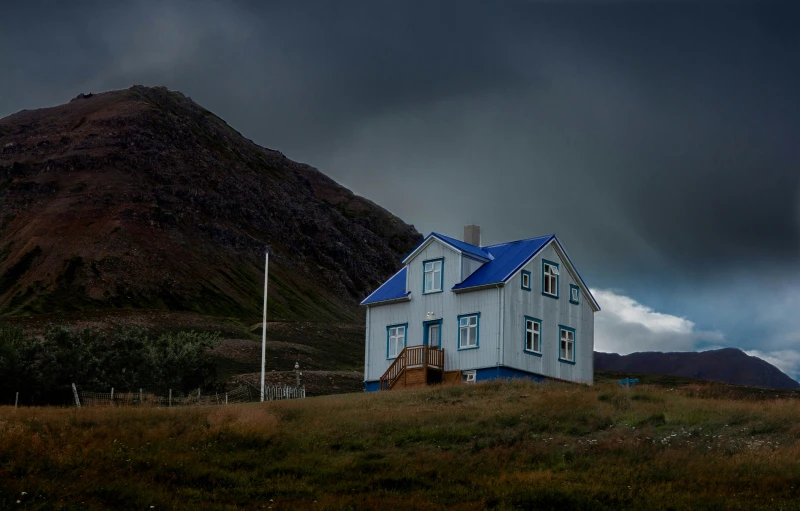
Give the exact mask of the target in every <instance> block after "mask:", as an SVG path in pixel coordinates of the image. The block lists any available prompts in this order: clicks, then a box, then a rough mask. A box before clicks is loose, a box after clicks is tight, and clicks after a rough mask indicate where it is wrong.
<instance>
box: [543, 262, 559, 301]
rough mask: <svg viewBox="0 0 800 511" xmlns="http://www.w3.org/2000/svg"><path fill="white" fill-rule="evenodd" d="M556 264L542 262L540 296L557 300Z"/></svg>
mask: <svg viewBox="0 0 800 511" xmlns="http://www.w3.org/2000/svg"><path fill="white" fill-rule="evenodd" d="M558 275H559V273H558V263H553V262H550V261H547V260H542V294H544V295H547V296H552V297H553V298H558Z"/></svg>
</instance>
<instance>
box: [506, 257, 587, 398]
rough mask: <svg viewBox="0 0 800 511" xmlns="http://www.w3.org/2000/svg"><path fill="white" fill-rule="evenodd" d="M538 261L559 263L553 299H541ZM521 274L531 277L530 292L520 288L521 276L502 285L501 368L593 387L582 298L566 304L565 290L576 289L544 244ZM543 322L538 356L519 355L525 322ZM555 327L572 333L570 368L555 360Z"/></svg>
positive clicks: (546, 297) (584, 303)
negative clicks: (502, 362)
mask: <svg viewBox="0 0 800 511" xmlns="http://www.w3.org/2000/svg"><path fill="white" fill-rule="evenodd" d="M542 259H547V260H549V261H552V262H555V263H558V264H559V271H560V276H559V279H558V295H559V296H558V298H557V299H556V298H551V297H549V296H544V295H543V294H542ZM523 269H524V270H527V271H530V272H531V290H530V291H526V290H524V289H522V286H521V278H522V277H521V273H517V275H516V276H514V278H512V279H511V280H510V281H509V282H507V283H506V286H505V288H504V293H505V302H504V304H505V307H504V308H505V313H504V316H505V319H504V330H505V342H504V346H503V352H504V353H503V360H504V365H506V366H509V367H513V368H516V369H521V370H523V371H529V372H533V373H537V374H541V375H544V376H550V377H553V378H560V379H563V380H571V381H578V382H582V383H588V384H591V383H593V378H594V367H593V366H594V312H593V311H592V307H591V305H590V304H589V300H588V299H587V298H586V296H585V295H584V294H583V293H581V295H580V299H579V304H578V305H575V304H572V303H570V302H569V285H570V284H574V285H577V282H576V281H575V280H574V279H573V278H572V275H570V273H569V271H568V270H567V266H566V263H565V261H564V260H563V259H562V258H561V257H560V256H559V254H558V252H557V250H556V249H555V248H554V244H552V243H551V244H550V245H548V246H547V247H546V248H545V249H544V250H543V251H542V252H541V253H540V254H539V255H537V256H536V257H535V258H534V259H532V260H531V261H530V262H529V263H528V264H527V265H525V267H524V268H523ZM525 316H530V317H533V318H536V319H539V320H541V321H542V356H536V355H531V354H528V353H526V352H525V351H524V347H525V344H524V343H525V337H524V328H525V327H524V317H525ZM559 325H564V326H568V327H571V328H574V329H575V364H574V365H573V364H567V363H564V362H560V361H559V360H558V354H559Z"/></svg>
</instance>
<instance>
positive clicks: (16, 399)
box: [14, 391, 19, 408]
mask: <svg viewBox="0 0 800 511" xmlns="http://www.w3.org/2000/svg"><path fill="white" fill-rule="evenodd" d="M17 403H19V391H17V396H16V397H15V398H14V408H16V407H17Z"/></svg>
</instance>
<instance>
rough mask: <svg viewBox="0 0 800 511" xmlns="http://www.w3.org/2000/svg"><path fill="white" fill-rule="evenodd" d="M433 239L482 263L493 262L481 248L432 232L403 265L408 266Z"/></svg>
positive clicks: (406, 258)
mask: <svg viewBox="0 0 800 511" xmlns="http://www.w3.org/2000/svg"><path fill="white" fill-rule="evenodd" d="M433 238H435V239H437V240H439V241H441V242H442V243H444V244H445V245H449V246H450V247H451V248H452V249H454V250H456V251H457V252H460V253H462V254H467V255H469V256H471V257H473V258H474V259H477V260H479V261H481V262H489V261H491V260H492V256H491V255H490V254H489V253H487V252H486V251H485V250H484V249H482V248H481V247H476V246H475V245H470V244H469V243H465V242H463V241H459V240H457V239H455V238H451V237H450V236H445V235H444V234H439V233H438V232H432V233H430V234H429V235H427V236H426V237H425V239H424V240H422V243H420V244H419V245H417V246H416V247H414V250H412V251H411V252H409V253H408V255H407V256H405V257H404V258H403V264H406V263H407V262H408V261H409V260H411V259H412V257H413V256H414V255H415V254H416V253H417V252H418V251H419V250H420V249H421V248H422V247H424V246H425V245H427V244H428V242H429V241H430V240H431V239H433Z"/></svg>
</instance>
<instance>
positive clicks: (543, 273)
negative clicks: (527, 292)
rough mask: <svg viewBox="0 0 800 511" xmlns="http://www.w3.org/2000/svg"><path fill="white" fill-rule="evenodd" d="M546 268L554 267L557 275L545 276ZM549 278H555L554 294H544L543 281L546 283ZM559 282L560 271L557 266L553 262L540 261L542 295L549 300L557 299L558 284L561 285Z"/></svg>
mask: <svg viewBox="0 0 800 511" xmlns="http://www.w3.org/2000/svg"><path fill="white" fill-rule="evenodd" d="M547 266H553V267H555V269H556V271H557V272H558V273H556V274H555V275H552V274H551V275H547V274H546V267H547ZM550 276H555V278H556V289H555V293H548V292H546V291H545V290H544V285H545V281H546V279H547V277H550ZM560 281H561V269H560V268H559V264H558V263H555V262H553V261H548V260H547V259H542V295H544V296H549V297H550V298H555V299H558V288H559V284H560V283H561V282H560Z"/></svg>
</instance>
